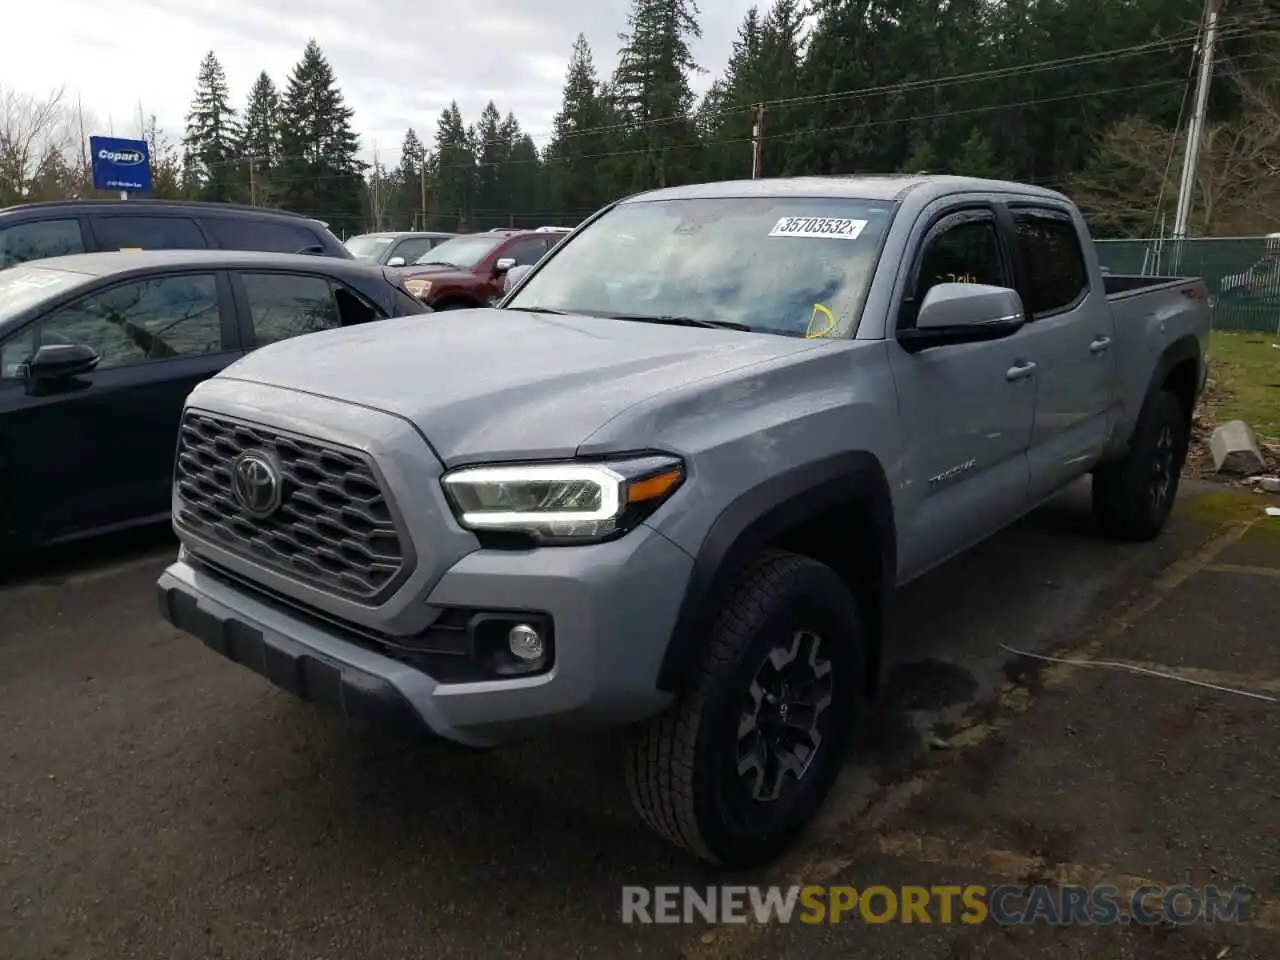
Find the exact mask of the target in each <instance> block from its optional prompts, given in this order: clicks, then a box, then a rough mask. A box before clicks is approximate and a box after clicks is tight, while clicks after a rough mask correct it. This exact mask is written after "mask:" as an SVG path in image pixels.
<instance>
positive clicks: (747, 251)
mask: <svg viewBox="0 0 1280 960" xmlns="http://www.w3.org/2000/svg"><path fill="white" fill-rule="evenodd" d="M893 210H894V205H893V204H892V203H890V202H888V201H872V200H853V199H829V198H817V197H813V198H810V197H760V198H749V197H732V198H715V199H690V200H660V201H648V202H645V201H643V200H642V201H639V202H635V203H625V204H622V205H621V206H618V207H615V208H614V209H613V210H611V211H610V212H609V213H607V214H605V215H604V216H603V217H601V218H600V219H599V220H597V221H596V222H595V223H593V224H591V226H589V227H587V228H586V229H585V230H583V231H582V232H581V233H579V234H578V235H577V237H575V238H574V239H573V240H571V241H570V242H569V243H567V244H563V245H562V247H561V249H559V250H558V251H557V252H556V253H555V255H554V256H552V257H550V258H549V259H548V260H547V261H546V263H545V264H544V265H543V267H542V269H540V270H538V271H537V273H535V274H533V275H532V276H531V277H529V278H528V279H527V280H526V281H525V283H524V285H523V286H522V287H521V288H520V290H519V292H518V293H516V294H515V296H514V298H513V299H512V300H511V301H510V302H508V303H507V304H506V306H507V307H508V308H509V309H513V310H531V309H539V310H555V311H563V312H566V313H582V314H588V315H597V316H616V315H624V314H625V315H630V316H632V317H635V318H637V319H638V318H641V317H653V318H657V317H686V318H690V319H692V320H696V321H709V322H712V323H730V324H742V325H744V326H746V327H748V328H750V329H751V330H753V331H756V332H760V333H774V334H780V335H783V336H797V337H805V336H808V337H843V336H847V335H848V334H849V332H850V331H852V330H854V329H856V327H857V319H858V314H859V312H860V311H861V309H862V302H863V299H864V298H865V296H866V291H867V286H868V284H869V283H870V281H871V276H872V273H873V271H874V269H875V263H876V257H877V255H878V252H879V249H880V240H881V238H882V237H883V235H884V232H885V230H886V229H887V227H888V224H889V220H890V218H891V217H892V214H893Z"/></svg>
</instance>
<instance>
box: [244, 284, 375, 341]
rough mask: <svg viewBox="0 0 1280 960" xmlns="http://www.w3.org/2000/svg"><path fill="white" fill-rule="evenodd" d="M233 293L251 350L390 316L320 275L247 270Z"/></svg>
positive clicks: (350, 290) (352, 289)
mask: <svg viewBox="0 0 1280 960" xmlns="http://www.w3.org/2000/svg"><path fill="white" fill-rule="evenodd" d="M233 288H234V291H235V296H236V298H237V300H238V302H239V310H240V316H241V317H242V318H243V325H242V327H241V337H242V339H243V341H244V342H245V344H247V345H248V349H250V350H255V349H257V348H258V347H265V346H267V345H268V344H272V343H278V342H279V341H281V340H290V339H292V338H294V337H300V336H305V335H306V334H308V333H317V332H319V331H321V330H332V329H334V328H335V327H344V326H354V325H356V324H361V323H369V322H372V321H374V320H381V319H384V318H385V317H386V316H387V312H386V310H385V309H383V308H382V307H381V306H380V305H378V304H375V303H374V302H373V301H371V300H370V299H369V298H368V297H366V296H365V295H364V294H362V293H360V292H359V291H358V290H356V289H354V288H352V287H349V286H347V285H346V284H344V283H341V282H339V281H337V280H334V279H332V278H330V277H325V276H321V275H319V274H311V273H298V272H291V271H286V270H271V271H267V270H241V271H236V272H235V273H234V275H233Z"/></svg>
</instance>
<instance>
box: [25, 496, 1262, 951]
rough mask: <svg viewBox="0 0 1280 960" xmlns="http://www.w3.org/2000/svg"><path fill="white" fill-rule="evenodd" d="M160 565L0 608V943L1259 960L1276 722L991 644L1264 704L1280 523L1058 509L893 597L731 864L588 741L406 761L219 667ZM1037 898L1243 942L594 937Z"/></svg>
mask: <svg viewBox="0 0 1280 960" xmlns="http://www.w3.org/2000/svg"><path fill="white" fill-rule="evenodd" d="M1241 521H1245V522H1252V526H1251V527H1249V528H1248V529H1245V527H1243V526H1242V525H1241ZM172 552H173V546H172V545H171V543H170V542H169V541H168V539H167V537H166V536H165V535H163V534H160V535H156V536H144V537H141V538H133V540H132V541H131V542H128V543H122V542H116V543H113V544H109V545H106V546H103V547H96V548H94V550H93V551H92V552H84V551H81V552H79V553H78V554H77V555H74V556H62V557H58V558H55V559H54V560H53V561H43V562H42V565H41V566H40V567H39V568H38V569H36V571H35V572H34V573H33V574H32V575H30V576H29V577H27V578H26V579H24V580H22V581H19V582H16V583H10V584H8V585H6V586H0V623H3V624H4V626H5V628H6V629H5V631H4V635H3V639H0V761H2V762H3V774H0V905H4V906H7V907H8V909H0V956H7V957H15V958H27V957H32V958H36V957H76V958H80V957H85V958H88V957H101V958H111V960H122V958H125V957H142V958H148V960H153V958H160V957H166V958H173V960H177V958H187V957H191V958H197V957H198V958H202V960H203V958H210V957H234V958H236V960H245V958H250V957H263V958H268V957H269V958H299V960H302V958H307V960H316V958H329V957H333V958H336V957H360V958H369V960H381V958H388V960H392V958H395V960H409V958H418V957H422V958H428V957H430V958H436V957H442V956H450V957H484V958H498V957H544V956H545V957H556V958H564V957H575V956H583V957H599V956H606V957H612V956H670V957H676V956H684V957H687V958H707V960H711V958H728V957H743V958H747V957H752V958H754V957H774V956H777V957H783V956H790V957H798V956H803V957H810V958H815V960H824V958H827V957H831V958H836V957H840V958H845V960H848V958H862V957H866V958H873V957H874V958H887V957H897V956H902V957H910V958H912V960H933V958H937V960H959V958H964V957H974V958H979V957H982V958H990V960H1002V958H1005V957H1009V958H1013V957H1018V958H1031V957H1055V958H1058V957H1060V958H1077V957H1078V958H1085V957H1099V958H1102V957H1105V958H1107V960H1122V958H1126V957H1151V958H1156V957H1161V958H1170V960H1183V958H1187V960H1189V958H1193V957H1195V958H1200V957H1205V958H1222V957H1229V958H1231V960H1237V958H1241V957H1258V958H1264V957H1267V958H1272V960H1274V958H1275V957H1277V956H1280V932H1277V931H1280V910H1277V909H1276V908H1275V907H1274V906H1273V905H1274V904H1277V903H1280V845H1278V844H1277V843H1276V840H1275V837H1276V826H1277V824H1280V769H1278V768H1277V767H1276V765H1275V763H1274V758H1275V757H1276V756H1277V755H1278V754H1280V725H1278V724H1277V723H1276V716H1277V709H1280V708H1278V707H1277V706H1276V705H1275V704H1272V703H1267V702H1264V701H1261V700H1250V699H1246V698H1243V697H1240V696H1237V695H1232V694H1226V693H1219V692H1214V691H1212V690H1209V689H1207V688H1205V687H1194V686H1188V685H1185V684H1178V683H1174V682H1171V681H1169V680H1165V679H1158V678H1154V677H1149V676H1135V675H1133V674H1127V673H1119V672H1114V671H1103V670H1098V669H1090V670H1086V669H1080V668H1071V667H1067V666H1063V665H1060V664H1053V665H1049V664H1045V663H1042V662H1039V661H1030V660H1018V659H1016V658H1011V656H1010V654H1009V653H1007V652H1006V651H1004V650H1002V649H1001V644H1008V645H1010V646H1013V647H1015V648H1018V649H1022V650H1028V651H1032V652H1051V651H1058V652H1061V651H1074V654H1075V655H1077V656H1088V657H1101V658H1106V659H1117V658H1123V659H1126V660H1131V661H1134V662H1141V663H1145V664H1148V665H1160V667H1161V668H1162V669H1167V668H1172V669H1174V670H1176V671H1180V672H1181V674H1182V675H1184V676H1188V677H1192V678H1198V679H1200V680H1204V681H1208V682H1216V683H1219V684H1224V685H1227V686H1237V687H1245V688H1247V689H1250V690H1253V691H1255V692H1259V693H1263V694H1266V693H1268V692H1269V694H1270V695H1271V696H1273V697H1274V696H1277V695H1280V647H1277V645H1276V644H1275V642H1274V641H1275V638H1276V636H1277V631H1276V626H1277V624H1280V521H1278V520H1275V519H1271V518H1266V517H1264V516H1263V515H1262V507H1261V500H1260V498H1258V497H1248V496H1247V495H1246V496H1244V497H1243V498H1242V500H1241V501H1240V502H1239V503H1234V502H1230V501H1228V500H1227V499H1226V498H1225V497H1224V496H1223V495H1218V494H1204V493H1201V492H1196V491H1190V492H1188V493H1187V494H1186V495H1185V496H1184V498H1183V502H1182V503H1181V504H1180V507H1179V512H1178V516H1177V518H1176V520H1175V522H1174V524H1173V527H1172V529H1171V530H1170V532H1169V533H1168V534H1167V535H1166V536H1165V537H1163V538H1161V539H1160V540H1159V541H1158V542H1157V543H1155V544H1151V545H1145V546H1116V545H1114V544H1110V543H1106V542H1104V541H1101V540H1099V539H1097V538H1096V537H1095V536H1094V535H1093V534H1092V533H1091V532H1090V525H1089V520H1088V510H1087V503H1086V501H1085V500H1084V499H1083V498H1082V497H1081V496H1080V495H1079V491H1072V492H1071V493H1069V494H1068V495H1066V496H1064V497H1063V498H1061V499H1060V500H1059V501H1056V502H1054V503H1053V504H1050V505H1049V506H1047V507H1045V508H1043V509H1042V510H1040V511H1039V512H1037V513H1036V514H1035V515H1033V516H1032V517H1030V518H1028V519H1027V520H1026V521H1024V522H1023V523H1022V524H1020V525H1019V526H1017V527H1016V528H1014V529H1012V530H1010V531H1008V532H1007V533H1005V534H1004V535H1002V536H1000V537H999V538H997V539H996V540H994V541H992V542H991V543H989V544H987V545H985V546H984V547H983V548H981V549H979V550H978V551H976V552H974V553H972V554H971V555H969V556H967V557H964V558H961V559H960V560H958V561H956V562H954V563H952V564H950V565H949V566H948V567H946V568H945V569H943V570H941V571H938V572H937V573H935V574H933V575H931V576H930V577H928V578H927V579H926V580H925V581H922V582H921V583H919V584H916V585H913V586H912V587H911V588H909V589H908V590H907V591H905V592H904V595H903V596H902V597H901V598H900V600H899V602H898V603H897V605H896V609H895V610H894V612H893V617H892V623H891V627H890V630H891V636H890V642H891V645H892V654H891V657H892V662H893V667H892V669H891V672H890V678H889V679H890V684H889V689H888V690H887V692H886V702H885V704H884V705H883V707H882V709H881V711H880V714H879V717H878V721H877V723H876V726H875V728H874V729H869V730H867V731H865V733H864V735H863V739H864V741H865V742H864V744H863V751H864V752H863V758H864V759H863V762H862V763H860V764H858V765H857V766H851V767H850V768H849V770H848V771H847V772H846V775H845V777H844V778H843V780H842V782H841V784H840V786H839V788H838V790H837V794H836V796H835V797H834V798H833V800H832V802H831V803H830V804H829V806H828V809H827V811H826V813H825V815H824V817H823V819H822V822H821V823H820V824H818V825H817V827H816V828H815V830H814V831H813V834H812V836H811V837H810V838H809V840H808V841H807V842H806V843H805V844H803V845H802V848H801V849H799V850H797V851H796V852H795V854H794V855H793V856H791V857H789V858H788V860H787V861H786V862H784V863H781V864H778V865H776V866H775V867H773V868H771V869H770V870H769V871H767V872H765V873H762V874H760V875H757V876H751V877H746V878H743V877H730V878H725V877H719V876H717V875H716V874H714V873H713V872H712V871H711V870H709V869H707V868H705V867H703V866H702V865H700V864H697V863H693V862H691V861H689V860H687V859H685V858H683V857H682V856H681V855H680V854H678V853H676V852H673V851H671V850H668V849H667V847H665V846H664V845H663V844H662V843H661V842H660V841H658V840H656V839H654V838H652V837H651V836H650V835H649V834H648V833H647V832H645V831H644V830H643V828H642V827H640V825H639V824H638V822H637V821H636V820H635V819H634V817H633V815H632V813H631V809H630V805H629V803H628V802H627V799H626V795H625V790H624V788H623V785H622V782H621V776H620V771H619V770H618V764H617V762H616V753H617V751H616V745H615V744H614V743H613V742H612V741H611V740H610V739H608V738H606V737H598V736H593V737H584V738H581V739H562V740H559V741H556V742H539V743H531V744H526V745H521V746H519V747H517V748H513V749H508V750H502V751H498V752H494V753H490V754H484V755H478V756H477V755H471V754H467V753H462V752H458V751H453V750H450V749H447V748H441V747H432V748H429V749H423V748H417V747H414V748H405V747H402V746H400V745H398V744H395V743H390V742H387V741H385V740H381V739H379V738H376V737H373V736H357V735H356V734H354V733H352V732H351V731H349V730H347V729H345V728H344V727H343V726H342V725H341V724H339V723H336V722H334V721H333V720H331V719H330V718H327V717H325V716H321V715H318V714H316V713H315V712H313V711H312V710H311V709H310V708H309V707H307V706H306V705H304V704H301V703H298V702H295V701H294V700H292V699H291V698H289V697H288V696H287V695H286V694H284V693H281V692H279V691H276V690H275V689H274V688H272V687H270V686H269V685H268V684H267V683H266V682H265V681H263V680H261V679H259V678H258V677H256V676H254V675H252V674H250V673H248V672H247V671H244V670H241V669H239V668H237V667H235V666H233V665H231V664H229V663H226V662H224V661H222V660H220V659H219V658H217V657H216V656H214V655H213V654H212V653H209V652H208V651H206V650H205V649H204V648H203V647H202V646H201V645H200V644H199V643H198V642H197V641H195V640H193V639H191V638H189V637H185V636H182V635H179V634H177V633H176V632H175V631H173V630H172V629H171V628H169V627H168V625H167V624H165V623H164V622H162V621H161V620H160V619H159V616H158V615H157V613H156V608H155V604H156V601H155V593H154V589H153V584H154V581H155V578H156V576H157V574H158V573H159V572H160V570H161V569H162V567H163V566H164V564H165V563H166V562H168V560H169V559H170V557H171V556H172ZM930 738H934V745H933V747H932V748H931V747H929V746H928V745H927V744H928V741H929V739H930ZM944 746H945V747H947V748H945V749H944V748H943V747H944ZM1053 876H1057V877H1076V878H1086V880H1087V882H1090V883H1097V882H1106V880H1107V879H1108V878H1114V877H1146V878H1151V879H1152V880H1153V882H1156V883H1162V884H1177V883H1193V884H1204V883H1218V884H1220V885H1224V886H1232V885H1235V884H1236V883H1243V884H1247V885H1249V886H1251V887H1252V888H1253V890H1254V891H1255V897H1256V900H1255V901H1254V903H1252V904H1251V907H1250V922H1249V923H1248V924H1246V925H1243V926H1240V925H1234V926H1222V925H1219V926H1217V927H1208V926H1204V925H1199V926H1191V927H1179V928H1169V929H1165V928H1154V929H1152V928H1136V927H1124V926H1114V927H1107V928H1085V927H1078V928H1053V927H1047V926H1043V925H1042V926H1038V927H1035V928H1001V927H998V926H995V925H994V924H987V925H983V926H980V927H960V926H958V925H932V926H921V925H903V924H885V925H875V926H871V925H865V924H863V923H862V922H860V921H859V922H854V923H846V924H841V925H826V926H801V925H795V924H793V925H787V926H781V925H775V926H769V927H761V926H754V925H751V926H730V927H721V928H719V929H716V930H705V929H702V928H698V927H690V926H680V925H673V926H644V927H642V926H628V925H624V924H623V923H621V921H620V919H619V907H620V903H621V893H620V888H621V887H622V886H623V885H624V884H641V885H653V884H674V883H689V884H695V885H702V886H705V885H707V884H709V883H715V882H764V883H770V882H785V883H790V882H799V883H816V884H826V883H831V884H835V883H842V884H844V883H847V884H851V885H854V886H859V887H865V886H867V885H868V884H870V883H877V884H887V885H889V886H895V885H899V884H924V885H931V884H937V883H943V882H947V883H957V884H959V883H970V882H973V883H987V884H988V885H994V884H996V883H1001V882H1004V883H1011V882H1013V883H1016V882H1024V881H1026V880H1028V879H1035V878H1037V877H1053ZM1081 882H1085V881H1081ZM1223 950H1227V951H1228V952H1227V953H1222V952H1221V951H1223Z"/></svg>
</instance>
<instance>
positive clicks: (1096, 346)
mask: <svg viewBox="0 0 1280 960" xmlns="http://www.w3.org/2000/svg"><path fill="white" fill-rule="evenodd" d="M1109 346H1111V338H1110V337H1099V338H1098V339H1097V340H1095V341H1093V343H1091V344H1089V352H1090V353H1102V352H1103V351H1105V350H1106V349H1107V347H1109Z"/></svg>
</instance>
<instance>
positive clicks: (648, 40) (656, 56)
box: [614, 0, 702, 188]
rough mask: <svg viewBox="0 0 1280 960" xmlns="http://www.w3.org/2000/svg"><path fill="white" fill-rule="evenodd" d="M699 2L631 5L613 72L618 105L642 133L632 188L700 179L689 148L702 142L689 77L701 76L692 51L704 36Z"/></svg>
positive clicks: (635, 1)
mask: <svg viewBox="0 0 1280 960" xmlns="http://www.w3.org/2000/svg"><path fill="white" fill-rule="evenodd" d="M697 15H698V7H697V4H696V2H695V0H632V7H631V13H630V14H629V15H628V16H627V27H628V30H629V32H627V33H624V34H622V36H621V39H622V49H621V50H620V51H619V54H618V67H617V70H615V71H614V89H615V96H616V98H617V104H618V106H619V107H620V108H621V109H622V111H623V112H624V113H625V114H626V116H627V117H628V118H629V119H630V120H631V121H632V122H634V123H635V124H637V125H638V127H639V130H638V131H637V136H636V138H635V139H636V141H637V142H636V148H637V149H638V150H641V151H642V152H643V155H642V156H641V158H640V160H641V162H640V163H638V164H636V165H635V166H634V168H633V177H634V179H633V186H635V187H638V188H643V187H649V186H665V185H667V184H672V183H679V182H682V181H683V180H685V179H688V178H690V177H694V176H696V168H695V162H696V161H695V158H693V157H692V156H691V155H690V152H689V150H688V147H690V146H692V145H695V144H696V142H697V139H696V134H695V131H694V126H693V121H692V117H691V116H690V112H691V110H692V108H693V104H694V95H693V90H692V88H691V87H690V85H689V75H690V74H692V73H697V72H701V70H702V68H701V67H699V66H698V64H697V62H696V61H695V60H694V59H693V53H692V52H691V50H690V48H689V44H690V41H692V40H694V39H697V38H699V37H701V36H702V28H701V27H700V26H699V25H698V21H697Z"/></svg>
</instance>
